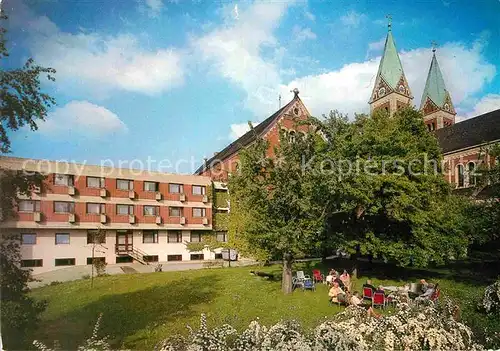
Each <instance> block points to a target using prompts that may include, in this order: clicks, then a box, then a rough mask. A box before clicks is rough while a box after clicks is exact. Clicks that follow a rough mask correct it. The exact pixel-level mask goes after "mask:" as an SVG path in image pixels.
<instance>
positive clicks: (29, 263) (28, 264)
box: [21, 259, 43, 268]
mask: <svg viewBox="0 0 500 351" xmlns="http://www.w3.org/2000/svg"><path fill="white" fill-rule="evenodd" d="M42 266H43V260H38V259H35V260H21V267H22V268H33V267H42Z"/></svg>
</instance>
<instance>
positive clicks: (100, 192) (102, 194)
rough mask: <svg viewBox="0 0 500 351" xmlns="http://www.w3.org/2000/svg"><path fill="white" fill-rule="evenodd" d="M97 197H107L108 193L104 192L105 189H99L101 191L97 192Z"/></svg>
mask: <svg viewBox="0 0 500 351" xmlns="http://www.w3.org/2000/svg"><path fill="white" fill-rule="evenodd" d="M99 196H100V197H106V196H108V192H107V191H106V189H104V188H101V189H100V190H99Z"/></svg>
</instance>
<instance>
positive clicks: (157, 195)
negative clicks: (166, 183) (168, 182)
mask: <svg viewBox="0 0 500 351" xmlns="http://www.w3.org/2000/svg"><path fill="white" fill-rule="evenodd" d="M161 198H162V196H161V193H160V192H159V191H157V192H156V194H155V199H156V200H157V201H160V200H161Z"/></svg>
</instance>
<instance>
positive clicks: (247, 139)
mask: <svg viewBox="0 0 500 351" xmlns="http://www.w3.org/2000/svg"><path fill="white" fill-rule="evenodd" d="M296 99H299V97H298V95H295V97H294V98H293V99H292V100H291V101H290V102H289V103H288V104H286V105H285V106H283V107H282V108H280V109H279V110H278V111H276V112H275V113H273V114H272V115H271V116H269V117H268V118H266V119H265V120H264V121H262V122H260V123H259V124H257V125H256V126H255V127H254V128H253V130H249V131H248V132H246V133H245V134H243V135H242V136H241V137H239V138H238V139H236V140H235V141H233V142H232V143H231V144H229V145H228V146H226V147H225V148H224V149H222V150H221V151H220V152H218V153H217V154H215V155H214V156H212V157H211V158H210V159H209V160H207V161H206V162H204V164H202V165H201V166H200V167H199V168H198V169H197V170H196V172H195V174H200V173H201V172H203V171H204V169H205V164H206V165H210V164H211V163H212V162H213V161H214V160H221V161H222V160H224V159H226V158H228V157H229V156H231V155H233V154H235V153H236V152H238V151H239V150H241V149H242V148H244V147H245V146H247V145H249V144H250V143H252V142H253V141H254V140H255V139H256V138H257V136H260V135H261V134H262V133H264V131H266V130H267V128H268V127H269V126H270V125H272V124H273V122H274V121H275V120H276V119H278V117H280V116H281V113H282V112H284V111H285V110H286V109H287V108H288V107H289V106H291V105H293V103H294V102H295V101H296Z"/></svg>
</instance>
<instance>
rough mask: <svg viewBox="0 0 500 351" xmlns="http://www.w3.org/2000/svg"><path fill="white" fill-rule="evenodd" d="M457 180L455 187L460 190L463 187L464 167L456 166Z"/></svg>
mask: <svg viewBox="0 0 500 351" xmlns="http://www.w3.org/2000/svg"><path fill="white" fill-rule="evenodd" d="M457 178H458V179H457V180H458V183H457V185H458V187H459V188H462V187H463V186H464V185H465V178H464V166H463V165H458V166H457Z"/></svg>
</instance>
